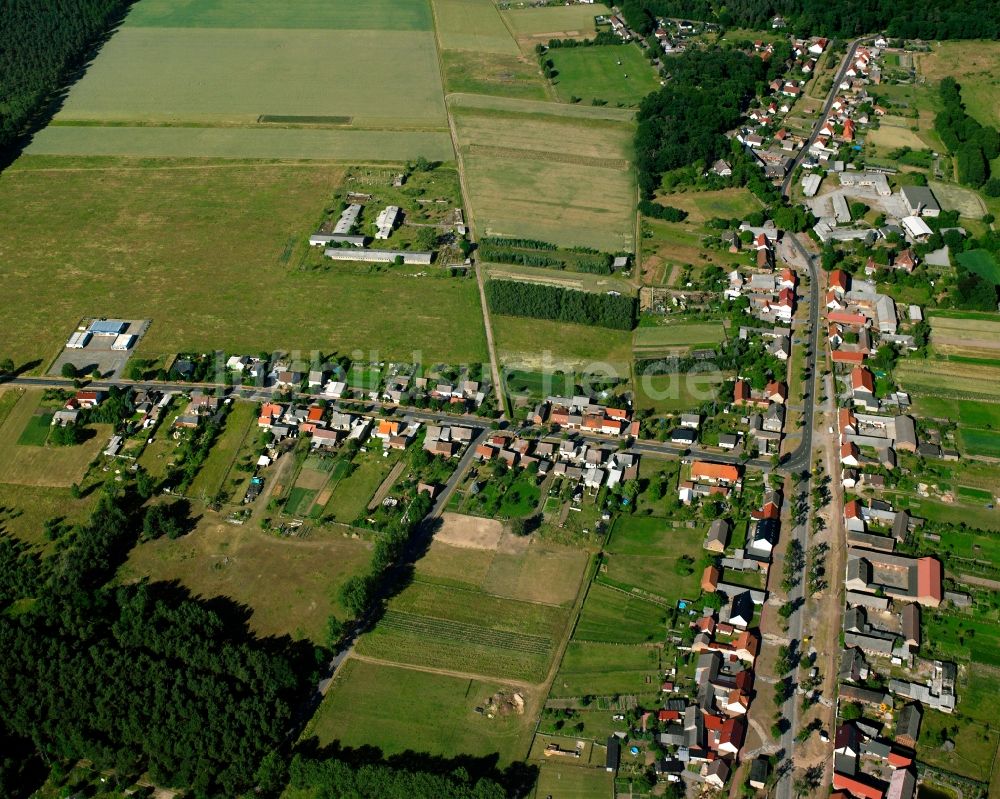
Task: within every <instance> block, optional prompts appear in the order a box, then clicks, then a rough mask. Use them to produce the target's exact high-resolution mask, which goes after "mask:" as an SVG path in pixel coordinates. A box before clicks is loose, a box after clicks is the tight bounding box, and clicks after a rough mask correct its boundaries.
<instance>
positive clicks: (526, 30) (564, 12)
mask: <svg viewBox="0 0 1000 799" xmlns="http://www.w3.org/2000/svg"><path fill="white" fill-rule="evenodd" d="M609 13H610V9H609V8H608V7H607V6H606V5H603V4H600V3H594V4H593V5H586V4H577V5H567V6H546V7H544V8H511V9H506V10H504V11H502V12H501V14H502V15H503V17H504V19H505V20H506V21H507V24H508V25H509V26H510V29H511V31H513V33H514V35H515V36H516V37H517V41H518V43H519V44H520V45H521V48H522V49H523V50H524V51H525V52H529V51H531V50H533V49H534V47H535V45H536V44H545V43H547V42H548V41H549V39H589V38H592V37H593V35H594V33H595V32H596V31H597V26H596V24H595V21H594V18H595V17H597V16H603V15H607V14H609Z"/></svg>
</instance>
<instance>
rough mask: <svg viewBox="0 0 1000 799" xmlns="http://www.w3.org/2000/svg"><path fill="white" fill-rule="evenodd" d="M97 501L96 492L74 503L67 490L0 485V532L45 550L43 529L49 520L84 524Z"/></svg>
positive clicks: (74, 500) (45, 543) (45, 542)
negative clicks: (59, 519) (58, 519)
mask: <svg viewBox="0 0 1000 799" xmlns="http://www.w3.org/2000/svg"><path fill="white" fill-rule="evenodd" d="M96 499H97V492H94V493H90V494H89V495H88V496H84V497H82V498H80V499H73V496H72V495H71V494H70V490H69V489H68V488H47V487H39V486H26V485H12V484H10V483H0V509H2V510H0V531H3V532H5V533H9V534H10V535H13V536H15V537H16V538H20V539H21V540H22V541H28V542H29V543H32V544H37V545H38V546H41V547H45V546H47V544H48V542H47V541H46V540H45V536H44V530H43V527H42V525H43V524H44V523H45V522H46V521H47V520H48V519H56V518H61V519H63V520H64V521H65V523H66V524H76V523H77V522H83V521H86V519H87V518H88V517H89V515H90V511H91V508H92V507H93V504H94V501H95V500H96Z"/></svg>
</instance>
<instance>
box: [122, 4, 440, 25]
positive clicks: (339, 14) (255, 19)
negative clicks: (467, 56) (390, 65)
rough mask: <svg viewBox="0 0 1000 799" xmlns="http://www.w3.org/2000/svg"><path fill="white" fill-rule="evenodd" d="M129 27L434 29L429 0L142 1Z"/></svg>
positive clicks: (133, 9)
mask: <svg viewBox="0 0 1000 799" xmlns="http://www.w3.org/2000/svg"><path fill="white" fill-rule="evenodd" d="M125 27H126V28H133V27H135V28H140V27H163V28H298V29H301V28H306V29H308V28H326V29H330V30H386V31H407V30H414V31H429V30H431V29H432V27H433V20H432V19H431V10H430V5H429V3H428V2H427V0H365V2H364V3H358V2H352V1H351V0H296V2H294V3H289V2H284V0H181V1H180V2H177V0H141V2H139V3H136V4H135V5H134V6H132V10H131V11H130V12H129V15H128V17H127V18H126V20H125Z"/></svg>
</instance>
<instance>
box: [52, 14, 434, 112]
mask: <svg viewBox="0 0 1000 799" xmlns="http://www.w3.org/2000/svg"><path fill="white" fill-rule="evenodd" d="M361 76H363V79H362V78H361ZM192 87H197V91H193V90H192ZM261 114H276V115H296V114H308V115H332V116H349V117H353V118H355V119H357V118H365V119H369V120H374V121H379V122H382V123H384V124H387V125H391V126H394V127H399V126H402V125H405V124H412V123H414V122H421V123H425V124H426V123H429V122H433V123H436V124H438V125H441V124H443V123H444V121H445V111H444V97H443V94H442V91H441V80H440V72H439V70H438V62H437V52H436V49H435V43H434V35H433V34H432V33H429V32H396V31H391V30H382V31H358V30H355V31H330V30H327V31H320V30H310V31H304V30H273V29H239V30H231V29H224V28H209V29H198V28H177V29H175V28H139V27H125V28H123V29H122V30H120V31H119V32H118V33H117V34H116V35H115V36H113V37H112V38H111V39H110V41H108V43H107V44H106V45H104V47H103V48H102V49H101V52H100V55H98V57H97V58H96V59H95V60H94V63H93V64H92V65H91V66H90V68H89V69H88V70H87V72H86V74H85V75H84V77H83V78H82V79H81V80H80V81H79V82H77V83H76V84H75V85H74V86H73V88H72V89H71V91H70V93H69V95H68V97H67V98H66V101H65V103H64V105H63V107H62V109H61V110H60V112H59V114H58V115H57V117H56V119H57V121H64V122H65V121H68V120H74V121H76V120H82V121H94V120H99V121H104V122H108V121H126V122H129V121H137V122H199V123H203V124H209V125H217V124H232V123H242V124H246V123H252V122H256V120H257V118H258V117H259V116H260V115H261Z"/></svg>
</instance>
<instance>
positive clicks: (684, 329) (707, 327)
mask: <svg viewBox="0 0 1000 799" xmlns="http://www.w3.org/2000/svg"><path fill="white" fill-rule="evenodd" d="M725 337H726V331H725V330H724V329H723V327H722V325H721V324H719V323H718V322H687V323H685V322H682V323H679V324H666V325H657V326H656V327H639V328H636V331H635V333H634V335H633V338H632V343H633V345H634V347H635V349H636V350H637V351H639V350H643V349H654V350H655V349H657V348H663V349H671V348H681V347H683V348H685V349H691V348H698V347H711V346H713V345H715V344H718V343H719V342H721V341H722V340H723V339H724V338H725Z"/></svg>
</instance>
